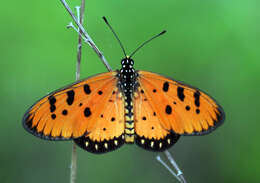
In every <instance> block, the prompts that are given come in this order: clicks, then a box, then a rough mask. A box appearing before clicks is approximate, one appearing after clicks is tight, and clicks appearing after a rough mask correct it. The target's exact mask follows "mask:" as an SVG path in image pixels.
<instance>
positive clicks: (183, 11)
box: [0, 0, 260, 183]
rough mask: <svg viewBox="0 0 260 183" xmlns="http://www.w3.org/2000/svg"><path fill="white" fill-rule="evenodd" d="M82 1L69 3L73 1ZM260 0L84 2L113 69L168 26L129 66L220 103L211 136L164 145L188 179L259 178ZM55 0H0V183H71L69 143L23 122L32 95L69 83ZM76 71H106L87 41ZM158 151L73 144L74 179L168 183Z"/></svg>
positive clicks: (66, 33) (61, 14)
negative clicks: (221, 113)
mask: <svg viewBox="0 0 260 183" xmlns="http://www.w3.org/2000/svg"><path fill="white" fill-rule="evenodd" d="M77 4H80V1H79V0H77V1H71V2H70V5H71V6H72V7H73V6H75V5H77ZM259 9H260V1H258V0H248V1H244V0H230V1H225V0H217V1H210V0H208V1H205V0H181V1H177V0H165V1H154V0H150V1H139V0H131V1H126V0H110V1H106V0H99V1H93V0H86V17H85V18H86V21H85V27H86V28H87V30H88V32H89V34H90V35H91V36H92V38H93V40H94V41H95V43H96V44H97V45H98V47H99V48H100V49H101V50H102V51H103V53H104V54H105V56H106V58H107V59H108V60H109V63H110V64H111V66H112V67H113V68H119V67H120V59H121V58H122V57H123V53H122V51H121V50H120V47H119V44H118V43H117V42H116V40H115V38H114V36H113V35H112V33H111V32H110V30H109V29H108V27H107V26H106V25H105V23H104V22H103V20H102V18H101V17H102V16H106V17H107V18H108V20H109V21H110V23H111V24H112V26H113V27H114V29H115V31H116V32H117V33H118V35H119V37H120V39H121V41H122V42H123V44H124V45H125V47H126V50H127V52H128V53H130V52H131V51H133V50H134V49H135V48H136V47H137V46H138V45H139V44H140V43H141V42H143V41H144V40H146V39H148V38H150V37H151V36H152V35H155V34H156V33H159V32H160V31H161V30H163V29H166V30H167V31H168V32H167V33H166V34H165V35H164V36H162V37H160V38H157V39H156V40H154V41H153V42H152V43H150V44H148V45H147V46H145V47H144V48H143V49H142V50H140V51H139V52H138V53H137V54H136V55H135V56H134V59H135V68H136V69H142V70H149V71H154V72H157V73H162V74H164V75H168V76H170V77H173V78H175V79H177V80H182V81H184V82H186V83H189V84H190V85H193V86H196V87H198V88H200V89H202V90H204V91H206V92H208V93H210V94H211V95H212V96H214V98H216V99H217V101H218V102H219V103H220V104H222V106H223V108H224V109H225V112H226V121H225V124H224V125H223V126H221V127H220V128H219V129H218V130H216V131H215V132H214V133H212V134H210V135H207V136H203V137H183V138H181V140H180V141H179V142H178V143H177V144H176V145H175V146H174V147H173V148H171V149H170V151H171V153H172V154H173V155H174V157H175V159H176V161H177V162H178V164H179V165H180V167H181V169H182V170H183V171H184V173H185V176H186V179H187V181H188V182H193V183H196V182H211V183H214V182H241V183H242V182H259V181H260V174H259V165H260V160H259V159H258V158H259V152H260V146H259V142H258V139H259V138H260V134H259V132H258V130H259V111H258V110H259V102H260V101H259V96H258V95H259V92H260V87H259V86H258V84H259V83H260V74H259V69H260V62H259V58H260V51H259V49H260V43H259V42H260V24H259V18H260V12H259ZM70 21H71V18H70V17H69V15H68V14H67V13H66V12H65V9H64V8H63V6H62V5H61V3H60V2H59V1H58V0H56V1H54V0H47V1H33V0H29V1H2V2H1V6H0V22H1V28H0V33H1V34H0V40H1V41H0V50H1V54H0V58H1V62H0V63H1V65H0V66H1V72H0V76H1V77H0V80H1V90H0V97H1V110H0V116H1V122H0V125H1V126H0V127H1V136H2V138H1V139H0V141H1V154H0V162H1V163H0V172H1V173H0V174H1V178H0V182H3V183H5V182H6V183H9V182H25V183H30V182H33V183H35V182H37V183H45V182H68V181H69V165H70V156H71V143H70V142H49V141H43V140H40V139H38V138H35V137H34V136H32V135H30V134H28V133H27V132H25V130H24V129H23V128H22V126H21V119H22V116H23V114H24V113H25V111H26V110H27V108H28V107H29V106H30V105H31V104H32V103H34V102H35V101H36V100H37V99H38V98H40V97H42V96H44V95H45V94H47V93H48V92H50V91H53V90H55V89H57V88H60V87H62V86H64V85H66V84H69V83H71V82H73V81H74V80H75V68H76V67H75V65H76V64H75V62H76V50H77V35H76V33H75V32H74V31H72V30H67V29H66V28H65V26H66V25H67V24H68V23H69V22H70ZM83 51H84V54H83V61H82V70H81V71H82V72H81V76H82V78H84V77H87V76H90V75H93V74H96V73H101V72H105V71H106V69H105V67H104V66H103V65H102V63H101V62H100V60H99V59H98V57H97V56H96V55H95V53H94V52H93V51H92V50H91V49H90V48H89V47H88V46H86V45H85V46H84V50H83ZM155 155H156V153H152V152H147V151H144V150H142V149H140V148H138V147H136V146H135V145H125V146H123V147H122V148H121V149H120V150H118V151H115V152H112V153H108V154H104V155H93V154H90V153H87V152H84V151H83V150H81V149H78V177H77V180H78V182H149V183H155V182H162V181H163V182H173V180H172V179H174V178H173V177H172V176H171V175H170V174H169V172H167V171H166V170H165V169H164V168H163V167H162V166H161V165H160V164H158V162H157V161H156V160H155Z"/></svg>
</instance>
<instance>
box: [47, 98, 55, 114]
mask: <svg viewBox="0 0 260 183" xmlns="http://www.w3.org/2000/svg"><path fill="white" fill-rule="evenodd" d="M48 100H49V104H50V111H51V112H54V111H55V110H56V106H55V103H56V98H55V97H54V96H50V97H48Z"/></svg>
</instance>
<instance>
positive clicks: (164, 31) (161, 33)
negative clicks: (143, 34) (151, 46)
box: [130, 30, 166, 58]
mask: <svg viewBox="0 0 260 183" xmlns="http://www.w3.org/2000/svg"><path fill="white" fill-rule="evenodd" d="M164 33H166V30H163V31H162V32H160V33H159V34H157V35H155V36H153V37H152V38H150V39H148V40H147V41H145V42H144V43H143V44H141V45H140V46H139V47H138V48H136V49H135V51H133V53H132V54H131V55H130V58H131V57H132V56H133V55H134V54H135V53H136V52H137V51H138V50H140V49H141V48H142V47H143V46H144V45H146V44H147V43H149V42H150V41H152V40H153V39H155V38H157V37H159V36H161V35H163V34H164Z"/></svg>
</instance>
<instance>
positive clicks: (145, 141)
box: [134, 87, 180, 151]
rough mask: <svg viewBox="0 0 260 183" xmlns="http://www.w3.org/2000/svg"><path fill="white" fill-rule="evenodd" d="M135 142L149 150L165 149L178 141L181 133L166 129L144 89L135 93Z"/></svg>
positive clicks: (139, 89)
mask: <svg viewBox="0 0 260 183" xmlns="http://www.w3.org/2000/svg"><path fill="white" fill-rule="evenodd" d="M134 121H135V133H136V136H135V143H136V144H137V145H138V146H140V147H142V148H144V149H147V150H151V151H164V150H165V149H168V148H170V147H171V146H172V145H173V144H175V143H176V142H177V140H178V139H179V137H180V135H177V134H176V133H174V132H173V131H171V130H168V129H165V128H164V127H163V126H162V123H161V122H160V118H159V117H158V112H155V110H154V109H153V107H152V105H151V102H149V101H148V99H147V97H146V95H145V93H144V91H143V89H142V88H141V87H139V88H138V91H136V93H135V95H134Z"/></svg>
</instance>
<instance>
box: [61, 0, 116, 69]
mask: <svg viewBox="0 0 260 183" xmlns="http://www.w3.org/2000/svg"><path fill="white" fill-rule="evenodd" d="M60 1H61V3H62V4H63V6H64V7H65V9H66V10H67V11H68V13H69V14H70V16H71V17H72V19H73V21H74V22H75V23H76V24H77V26H78V28H79V30H80V31H81V32H82V35H83V36H84V37H85V38H86V41H87V43H88V44H89V45H90V47H91V48H92V49H93V50H94V51H95V52H96V54H97V55H98V57H99V58H100V59H101V61H102V62H103V64H104V65H105V67H106V68H107V69H108V70H109V71H112V68H111V67H110V65H109V64H108V62H107V60H106V58H105V56H104V55H103V54H102V53H101V51H100V50H99V49H98V47H97V46H96V44H95V43H94V42H93V41H92V39H91V37H90V36H89V35H88V33H87V32H86V31H85V29H84V27H83V26H82V25H81V23H80V22H78V21H77V18H76V16H75V15H74V13H73V12H72V11H71V9H70V7H69V6H68V4H67V2H66V0H60Z"/></svg>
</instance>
